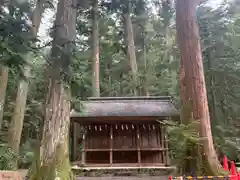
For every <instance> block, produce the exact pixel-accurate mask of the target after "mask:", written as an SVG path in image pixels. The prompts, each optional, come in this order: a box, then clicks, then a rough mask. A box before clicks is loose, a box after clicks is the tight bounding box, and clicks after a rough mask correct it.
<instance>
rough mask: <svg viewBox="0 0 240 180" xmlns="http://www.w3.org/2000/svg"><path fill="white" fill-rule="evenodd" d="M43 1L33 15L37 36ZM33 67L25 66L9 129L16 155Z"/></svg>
mask: <svg viewBox="0 0 240 180" xmlns="http://www.w3.org/2000/svg"><path fill="white" fill-rule="evenodd" d="M43 3H44V2H43V1H42V0H40V1H37V4H36V7H35V9H34V12H33V17H32V34H33V36H34V37H35V38H37V33H38V30H39V26H40V22H41V15H42V13H43V11H44V8H43ZM25 58H26V60H27V61H29V59H30V58H33V57H32V54H31V52H29V53H28V54H26V56H25ZM30 71H31V68H30V67H29V66H25V67H24V76H25V79H21V80H20V82H19V85H18V91H17V97H16V102H15V108H14V112H13V116H12V121H11V124H10V127H9V130H8V144H9V146H10V147H11V148H12V150H13V151H14V152H15V154H16V155H18V153H19V146H20V140H21V134H22V129H23V121H24V115H25V109H26V102H27V94H28V79H29V76H30Z"/></svg>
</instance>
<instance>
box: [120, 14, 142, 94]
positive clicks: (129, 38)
mask: <svg viewBox="0 0 240 180" xmlns="http://www.w3.org/2000/svg"><path fill="white" fill-rule="evenodd" d="M123 18H124V25H125V28H124V30H125V33H124V34H125V39H126V43H127V50H128V56H129V60H130V67H131V70H132V77H133V85H134V89H133V91H134V95H135V96H137V95H138V92H137V86H138V74H137V73H138V67H137V58H136V51H135V43H134V36H133V27H132V20H131V16H130V14H129V12H126V13H124V15H123Z"/></svg>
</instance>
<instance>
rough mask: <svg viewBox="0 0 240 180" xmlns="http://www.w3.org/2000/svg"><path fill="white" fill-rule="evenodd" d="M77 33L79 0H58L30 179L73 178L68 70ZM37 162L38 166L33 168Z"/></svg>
mask: <svg viewBox="0 0 240 180" xmlns="http://www.w3.org/2000/svg"><path fill="white" fill-rule="evenodd" d="M75 35H76V1H75V0H59V3H58V8H57V15H56V20H55V32H54V38H53V46H52V54H51V57H52V64H51V65H50V66H49V67H48V68H49V76H50V77H49V87H48V90H49V91H48V93H47V97H46V108H45V115H44V127H43V137H42V141H41V146H40V151H39V158H38V159H37V161H36V163H34V164H33V167H32V169H31V170H30V172H29V179H31V180H42V179H44V180H53V179H61V180H62V179H64V180H71V179H73V178H74V177H73V174H72V172H71V166H70V162H69V151H68V136H69V124H70V98H71V97H70V88H69V82H70V80H69V77H68V73H69V72H68V70H69V66H70V63H71V55H72V49H73V41H74V39H75ZM34 165H35V167H34Z"/></svg>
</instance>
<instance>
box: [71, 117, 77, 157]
mask: <svg viewBox="0 0 240 180" xmlns="http://www.w3.org/2000/svg"><path fill="white" fill-rule="evenodd" d="M77 125H78V124H77V123H76V122H74V121H73V122H72V138H73V139H72V158H73V159H72V160H73V161H76V160H77V150H78V147H77V146H78V138H77Z"/></svg>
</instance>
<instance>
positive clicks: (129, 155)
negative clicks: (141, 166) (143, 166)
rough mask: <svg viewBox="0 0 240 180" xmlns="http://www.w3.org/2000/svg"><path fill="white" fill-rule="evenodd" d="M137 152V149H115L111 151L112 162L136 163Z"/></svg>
mask: <svg viewBox="0 0 240 180" xmlns="http://www.w3.org/2000/svg"><path fill="white" fill-rule="evenodd" d="M137 162H138V153H137V151H116V152H113V163H118V164H124V163H137Z"/></svg>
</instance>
